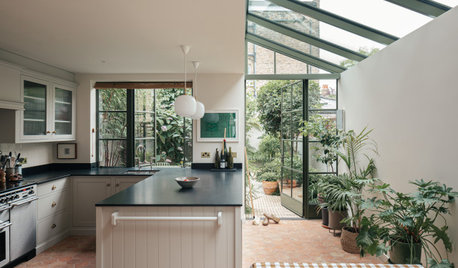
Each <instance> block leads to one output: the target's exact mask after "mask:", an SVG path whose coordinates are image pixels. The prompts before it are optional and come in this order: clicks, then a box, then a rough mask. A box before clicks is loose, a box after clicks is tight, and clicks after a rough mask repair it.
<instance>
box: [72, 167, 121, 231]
mask: <svg viewBox="0 0 458 268" xmlns="http://www.w3.org/2000/svg"><path fill="white" fill-rule="evenodd" d="M72 181H73V226H75V227H93V226H95V203H97V202H98V201H101V200H103V199H105V198H107V197H109V196H110V195H112V193H113V184H112V182H111V177H101V176H97V177H73V178H72Z"/></svg>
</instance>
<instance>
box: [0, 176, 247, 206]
mask: <svg viewBox="0 0 458 268" xmlns="http://www.w3.org/2000/svg"><path fill="white" fill-rule="evenodd" d="M154 169H156V170H159V172H157V173H156V174H154V175H152V176H149V177H148V178H146V179H145V180H143V181H141V182H138V183H136V184H135V185H133V186H131V187H129V188H127V189H125V190H123V191H121V192H119V193H117V194H115V195H113V196H111V197H109V198H107V199H105V200H103V201H100V202H98V203H97V204H96V206H242V200H243V199H242V198H243V173H242V171H241V170H237V171H235V172H212V171H210V170H202V169H191V168H156V167H155V168H154ZM127 170H132V168H92V169H77V170H61V171H59V170H55V171H46V172H41V173H38V174H35V175H29V176H25V177H24V180H22V181H21V182H16V183H6V184H3V185H2V184H0V193H2V192H6V191H9V190H14V189H17V188H20V187H24V186H28V185H32V184H42V183H46V182H49V181H53V180H58V179H62V178H65V177H70V176H142V177H145V176H148V175H144V174H126V173H125V172H126V171H127ZM185 176H187V177H191V176H192V177H199V178H200V181H199V182H197V184H196V185H195V186H194V188H192V189H181V187H180V186H179V185H178V183H176V182H175V178H176V177H185Z"/></svg>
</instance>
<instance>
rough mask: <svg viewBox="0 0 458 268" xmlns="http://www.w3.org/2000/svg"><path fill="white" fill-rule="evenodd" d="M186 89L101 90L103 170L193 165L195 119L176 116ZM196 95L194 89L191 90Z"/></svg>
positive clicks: (99, 133)
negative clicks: (179, 101) (177, 101)
mask: <svg viewBox="0 0 458 268" xmlns="http://www.w3.org/2000/svg"><path fill="white" fill-rule="evenodd" d="M183 91H184V90H183V88H153V89H119V88H116V89H98V90H97V126H98V127H97V162H98V164H99V166H100V167H132V166H135V165H140V166H149V165H153V166H181V165H183V164H184V165H185V166H189V165H190V164H191V162H192V119H190V118H183V117H180V116H178V115H176V114H175V111H174V107H173V104H174V101H175V99H176V98H177V97H178V96H179V95H182V94H183ZM187 93H188V94H192V89H187Z"/></svg>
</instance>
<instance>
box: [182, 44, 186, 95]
mask: <svg viewBox="0 0 458 268" xmlns="http://www.w3.org/2000/svg"><path fill="white" fill-rule="evenodd" d="M183 54H184V95H187V94H186V79H187V78H186V54H187V53H186V52H183Z"/></svg>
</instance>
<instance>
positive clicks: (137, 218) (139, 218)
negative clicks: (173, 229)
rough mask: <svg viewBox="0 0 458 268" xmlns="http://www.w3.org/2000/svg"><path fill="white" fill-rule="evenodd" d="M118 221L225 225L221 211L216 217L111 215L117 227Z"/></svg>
mask: <svg viewBox="0 0 458 268" xmlns="http://www.w3.org/2000/svg"><path fill="white" fill-rule="evenodd" d="M118 221H216V223H217V224H218V227H219V226H221V225H222V224H223V212H221V211H219V212H218V214H217V215H216V217H143V216H119V212H113V213H112V214H111V224H112V225H113V226H116V225H117V223H118Z"/></svg>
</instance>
